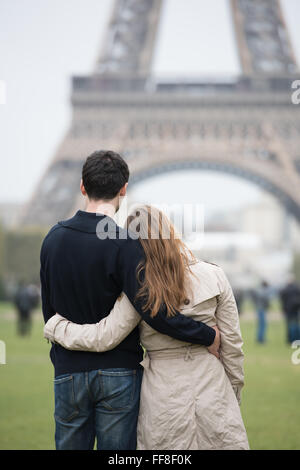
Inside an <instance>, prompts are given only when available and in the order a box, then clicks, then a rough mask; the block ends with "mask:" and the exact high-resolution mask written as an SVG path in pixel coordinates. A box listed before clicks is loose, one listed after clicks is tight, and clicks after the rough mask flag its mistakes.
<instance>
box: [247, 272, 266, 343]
mask: <svg viewBox="0 0 300 470" xmlns="http://www.w3.org/2000/svg"><path fill="white" fill-rule="evenodd" d="M270 295H271V293H270V286H269V284H268V283H267V281H264V280H263V281H261V284H260V286H259V287H258V288H257V289H255V290H252V291H251V298H252V301H253V303H254V305H255V309H256V312H257V330H256V341H257V342H258V343H260V344H263V343H265V341H266V330H267V318H266V315H267V310H268V308H269V305H270Z"/></svg>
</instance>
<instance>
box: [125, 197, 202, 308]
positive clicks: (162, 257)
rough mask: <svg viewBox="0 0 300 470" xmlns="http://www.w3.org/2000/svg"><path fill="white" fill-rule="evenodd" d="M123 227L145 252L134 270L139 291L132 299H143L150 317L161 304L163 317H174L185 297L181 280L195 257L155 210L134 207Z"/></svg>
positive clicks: (154, 208) (164, 218) (184, 284)
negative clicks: (164, 312) (125, 227)
mask: <svg viewBox="0 0 300 470" xmlns="http://www.w3.org/2000/svg"><path fill="white" fill-rule="evenodd" d="M127 228H128V229H129V231H130V230H131V231H134V232H135V233H136V234H137V235H138V238H139V241H140V243H141V245H142V247H143V249H144V252H145V261H143V262H141V263H140V264H139V266H138V268H137V278H138V280H139V283H140V289H139V291H138V293H137V296H136V298H137V299H141V300H143V310H144V311H147V310H150V311H151V316H152V317H154V316H155V315H157V313H158V311H159V309H160V307H161V306H162V305H163V304H164V305H165V306H166V311H167V316H173V315H175V313H176V310H179V307H180V306H181V305H182V304H183V302H184V301H185V299H186V298H187V292H186V283H185V279H186V274H187V271H188V270H190V267H189V265H190V264H191V262H192V263H193V262H195V261H196V259H195V257H194V256H193V254H192V253H191V252H190V251H189V250H188V249H187V247H186V246H185V245H184V243H183V242H182V241H181V240H180V238H179V236H178V235H177V233H176V231H175V228H174V226H173V224H172V223H171V221H170V220H169V219H168V217H167V216H166V215H165V214H164V213H163V212H162V211H160V210H159V209H157V208H156V207H153V206H148V205H144V206H139V207H137V208H135V210H134V212H133V213H132V214H131V215H129V216H128V218H127Z"/></svg>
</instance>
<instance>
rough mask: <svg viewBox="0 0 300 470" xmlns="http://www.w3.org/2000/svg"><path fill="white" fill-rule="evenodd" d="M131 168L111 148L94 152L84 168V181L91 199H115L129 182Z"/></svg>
mask: <svg viewBox="0 0 300 470" xmlns="http://www.w3.org/2000/svg"><path fill="white" fill-rule="evenodd" d="M128 179H129V169H128V165H127V163H126V162H125V160H123V158H122V157H121V156H120V155H119V154H118V153H116V152H113V151H111V150H98V151H96V152H93V153H92V154H91V155H90V156H89V157H88V158H87V159H86V162H85V164H84V165H83V168H82V182H83V185H84V187H85V190H86V192H87V195H88V197H89V198H90V199H94V200H98V199H106V200H109V199H113V198H114V197H115V196H116V195H117V194H118V192H119V191H120V189H121V188H122V187H123V186H124V184H125V183H127V182H128Z"/></svg>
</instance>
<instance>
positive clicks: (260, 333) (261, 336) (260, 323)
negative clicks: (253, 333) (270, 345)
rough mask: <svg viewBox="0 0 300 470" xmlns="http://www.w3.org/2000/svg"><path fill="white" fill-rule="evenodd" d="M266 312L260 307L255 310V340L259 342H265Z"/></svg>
mask: <svg viewBox="0 0 300 470" xmlns="http://www.w3.org/2000/svg"><path fill="white" fill-rule="evenodd" d="M266 327H267V324H266V312H265V311H264V310H262V309H260V310H258V311H257V338H256V339H257V341H258V342H259V343H264V342H265V335H266Z"/></svg>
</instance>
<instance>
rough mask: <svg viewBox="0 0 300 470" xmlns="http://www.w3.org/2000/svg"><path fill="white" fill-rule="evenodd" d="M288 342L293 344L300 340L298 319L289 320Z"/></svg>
mask: <svg viewBox="0 0 300 470" xmlns="http://www.w3.org/2000/svg"><path fill="white" fill-rule="evenodd" d="M287 327H288V342H289V343H292V342H293V341H296V340H297V339H300V326H299V324H298V321H297V319H294V320H288V324H287Z"/></svg>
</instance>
